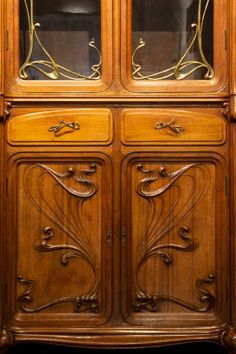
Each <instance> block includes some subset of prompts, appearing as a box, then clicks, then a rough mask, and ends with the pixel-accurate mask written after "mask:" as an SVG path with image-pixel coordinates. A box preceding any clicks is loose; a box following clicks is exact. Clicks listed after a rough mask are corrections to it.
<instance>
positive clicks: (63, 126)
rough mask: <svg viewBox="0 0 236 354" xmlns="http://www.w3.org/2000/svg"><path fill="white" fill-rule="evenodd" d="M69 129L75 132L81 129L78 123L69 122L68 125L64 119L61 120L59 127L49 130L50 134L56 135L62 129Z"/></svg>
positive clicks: (55, 126)
mask: <svg viewBox="0 0 236 354" xmlns="http://www.w3.org/2000/svg"><path fill="white" fill-rule="evenodd" d="M65 127H68V128H71V129H74V130H79V129H80V125H79V123H77V122H69V123H66V122H65V121H64V120H63V119H62V120H60V122H59V124H58V125H53V126H52V127H50V128H49V129H48V131H49V132H54V133H55V134H56V133H58V132H59V131H60V130H61V129H63V128H65Z"/></svg>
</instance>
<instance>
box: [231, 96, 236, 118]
mask: <svg viewBox="0 0 236 354" xmlns="http://www.w3.org/2000/svg"><path fill="white" fill-rule="evenodd" d="M230 118H231V120H232V121H236V95H234V96H231V98H230Z"/></svg>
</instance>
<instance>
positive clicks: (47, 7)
mask: <svg viewBox="0 0 236 354" xmlns="http://www.w3.org/2000/svg"><path fill="white" fill-rule="evenodd" d="M100 47H101V4H100V0H50V1H48V0H20V63H21V68H20V72H19V75H20V77H21V78H22V79H30V80H45V79H48V80H57V79H59V80H63V79H64V80H65V79H67V80H68V79H72V80H86V79H89V80H98V79H100V78H101V56H100Z"/></svg>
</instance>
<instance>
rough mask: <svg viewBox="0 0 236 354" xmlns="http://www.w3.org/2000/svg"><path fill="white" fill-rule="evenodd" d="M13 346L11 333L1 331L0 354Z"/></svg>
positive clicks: (4, 330)
mask: <svg viewBox="0 0 236 354" xmlns="http://www.w3.org/2000/svg"><path fill="white" fill-rule="evenodd" d="M12 344H13V336H12V334H11V332H9V331H8V330H6V329H3V330H2V331H1V333H0V353H4V352H5V351H6V350H7V349H8V348H9V347H10V346H11V345H12Z"/></svg>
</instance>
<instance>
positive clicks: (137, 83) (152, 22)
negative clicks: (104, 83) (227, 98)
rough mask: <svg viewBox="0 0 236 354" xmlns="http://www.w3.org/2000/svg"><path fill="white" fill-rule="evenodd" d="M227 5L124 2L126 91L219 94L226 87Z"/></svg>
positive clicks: (198, 0) (193, 0) (209, 0)
mask: <svg viewBox="0 0 236 354" xmlns="http://www.w3.org/2000/svg"><path fill="white" fill-rule="evenodd" d="M227 6H228V4H227V1H225V0H219V1H215V0H170V1H163V0H126V1H123V2H122V17H121V18H122V31H123V32H122V38H123V39H124V40H122V46H123V48H122V53H123V56H122V79H123V82H124V84H125V86H126V88H128V89H129V90H130V91H136V92H168V93H169V94H170V93H173V94H178V93H180V92H186V93H192V92H195V93H199V94H201V95H202V94H203V93H204V94H205V93H213V92H214V93H215V94H216V93H217V92H222V91H225V89H226V87H225V85H226V81H227V47H226V42H225V41H226V31H227Z"/></svg>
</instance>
